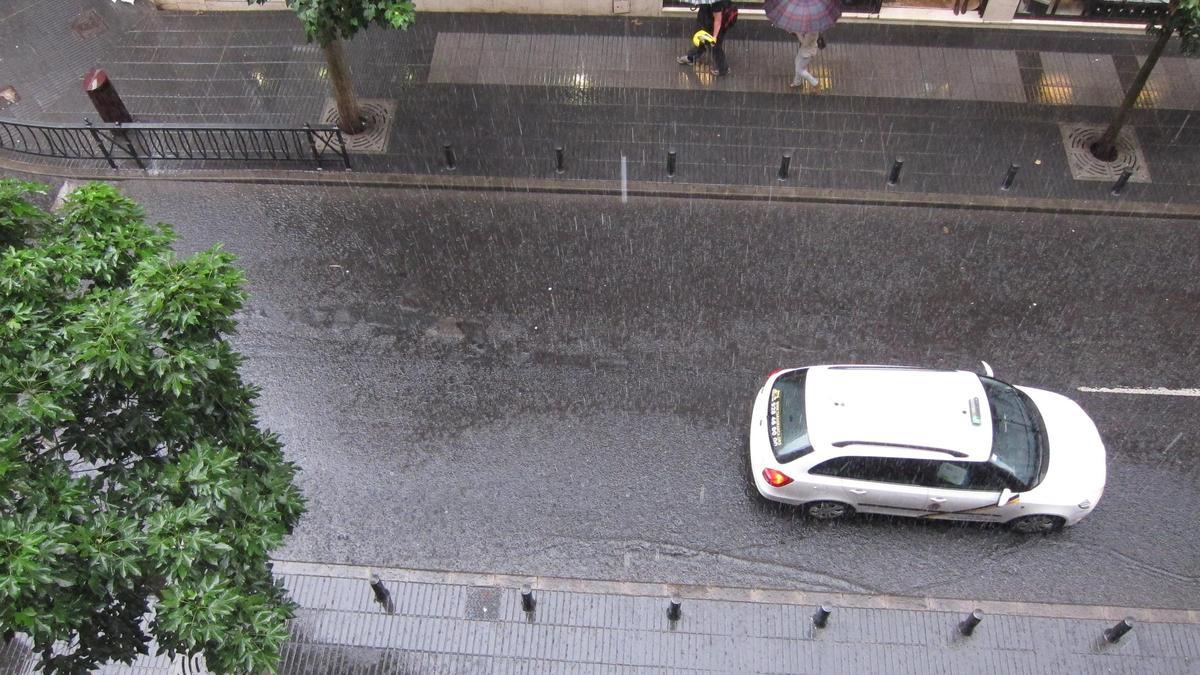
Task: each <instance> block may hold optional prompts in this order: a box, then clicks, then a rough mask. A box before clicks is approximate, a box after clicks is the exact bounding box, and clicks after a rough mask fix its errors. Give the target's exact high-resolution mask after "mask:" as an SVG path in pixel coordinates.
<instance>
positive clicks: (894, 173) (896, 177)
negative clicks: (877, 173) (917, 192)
mask: <svg viewBox="0 0 1200 675" xmlns="http://www.w3.org/2000/svg"><path fill="white" fill-rule="evenodd" d="M903 166H904V160H902V159H897V160H896V161H894V162H892V170H891V171H890V172H888V185H895V184H896V183H899V182H900V169H901V168H903Z"/></svg>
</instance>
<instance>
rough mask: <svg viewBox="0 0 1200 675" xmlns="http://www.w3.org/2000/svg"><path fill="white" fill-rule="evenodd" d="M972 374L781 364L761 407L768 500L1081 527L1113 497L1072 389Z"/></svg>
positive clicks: (1031, 528)
mask: <svg viewBox="0 0 1200 675" xmlns="http://www.w3.org/2000/svg"><path fill="white" fill-rule="evenodd" d="M983 365H984V370H985V372H986V373H987V374H986V375H977V374H975V373H970V372H966V371H962V370H956V371H948V370H928V369H924V368H908V367H896V366H813V367H808V368H789V369H784V370H777V371H775V372H773V373H771V374H770V375H769V376H768V378H767V383H766V386H764V387H763V388H762V390H761V391H759V392H758V395H757V397H756V398H755V400H754V412H753V416H752V417H751V420H750V467H751V475H752V477H753V479H754V484H755V486H756V487H757V488H758V492H759V493H760V494H761V495H762V496H764V497H766V498H767V499H771V500H774V501H778V502H784V503H786V504H797V505H802V507H803V508H804V510H805V513H807V515H808V516H809V517H811V518H815V519H822V520H829V519H835V518H841V517H844V516H847V515H849V514H851V513H853V512H855V511H861V512H864V513H886V514H893V515H900V516H914V517H918V518H938V519H946V520H975V521H986V522H996V523H1008V524H1009V525H1010V526H1011V527H1012V528H1013V529H1014V530H1017V531H1020V532H1026V533H1033V532H1050V531H1053V530H1056V529H1058V528H1060V527H1062V526H1064V525H1074V524H1075V523H1078V522H1079V521H1080V520H1081V519H1082V518H1083V517H1084V516H1086V515H1087V514H1089V513H1091V512H1092V509H1095V508H1096V503H1097V502H1098V501H1100V495H1101V494H1102V493H1103V492H1104V480H1105V453H1104V443H1103V441H1101V439H1100V433H1099V432H1098V431H1097V430H1096V425H1095V423H1093V422H1092V420H1091V418H1089V417H1088V416H1087V413H1085V412H1084V411H1083V409H1082V408H1080V407H1079V405H1078V404H1076V403H1075V402H1074V401H1072V400H1070V399H1068V398H1066V397H1065V396H1061V395H1059V394H1055V393H1051V392H1049V391H1043V390H1041V389H1033V388H1030V387H1016V386H1013V385H1010V384H1006V383H1004V382H1001V381H999V380H997V379H995V378H993V377H991V375H992V370H991V368H990V367H988V366H987V364H986V363H985V364H983Z"/></svg>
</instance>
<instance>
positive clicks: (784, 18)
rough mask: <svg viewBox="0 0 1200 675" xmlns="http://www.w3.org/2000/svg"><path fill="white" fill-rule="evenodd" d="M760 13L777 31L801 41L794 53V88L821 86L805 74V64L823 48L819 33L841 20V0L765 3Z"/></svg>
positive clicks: (806, 69) (809, 75) (778, 0)
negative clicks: (779, 30) (781, 30)
mask: <svg viewBox="0 0 1200 675" xmlns="http://www.w3.org/2000/svg"><path fill="white" fill-rule="evenodd" d="M763 11H764V12H766V15H767V18H768V19H770V21H771V23H773V24H775V26H776V27H778V28H782V29H784V30H786V31H787V32H789V33H792V34H794V35H795V36H796V38H797V39H798V40H800V49H799V50H798V51H797V52H796V73H795V75H794V76H793V77H792V85H791V86H793V87H799V86H803V84H804V83H805V82H807V83H808V84H810V85H812V86H814V87H815V86H817V85H818V84H820V83H821V81H820V80H818V79H817V78H816V76H815V75H813V74H812V73H810V72H808V64H809V62H811V61H812V59H813V57H814V56H816V55H817V50H818V49H820V48H821V47H823V46H824V44H821V43H822V42H823V39H822V38H821V33H823V32H825V31H827V30H829V29H830V28H832V27H833V24H835V23H837V20H838V19H839V18H841V16H842V3H841V0H764V2H763Z"/></svg>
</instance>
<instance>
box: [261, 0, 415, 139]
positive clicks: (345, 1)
mask: <svg viewBox="0 0 1200 675" xmlns="http://www.w3.org/2000/svg"><path fill="white" fill-rule="evenodd" d="M267 1H268V0H246V2H247V3H250V4H259V5H261V4H263V3H265V2H267ZM284 1H285V2H286V3H287V6H288V7H290V8H291V9H292V10H293V11H295V12H296V16H297V17H299V18H300V23H301V24H303V25H304V34H305V36H306V37H307V38H308V41H309V42H316V43H317V44H319V45H321V49H323V50H324V51H325V62H326V64H328V66H329V81H330V84H332V85H333V94H334V99H335V100H336V101H337V109H338V117H339V118H341V119H340V121H339V122H338V127H340V128H341V130H342V131H343V132H345V133H348V134H357V133H360V132H362V131H363V130H364V129H365V128H366V123H365V121H364V120H363V116H362V111H361V110H359V107H358V99H357V98H356V97H355V95H354V85H353V84H352V83H351V82H350V70H349V69H348V68H347V67H346V58H345V55H343V53H342V43H341V41H342V40H349V39H351V38H353V37H354V35H355V34H356V33H358V31H360V30H364V29H366V28H368V27H369V26H370V25H371V24H377V25H380V26H383V27H385V28H401V29H408V27H409V26H411V25H413V23H414V22H416V20H417V8H416V6H415V5H414V4H413V2H412V0H284Z"/></svg>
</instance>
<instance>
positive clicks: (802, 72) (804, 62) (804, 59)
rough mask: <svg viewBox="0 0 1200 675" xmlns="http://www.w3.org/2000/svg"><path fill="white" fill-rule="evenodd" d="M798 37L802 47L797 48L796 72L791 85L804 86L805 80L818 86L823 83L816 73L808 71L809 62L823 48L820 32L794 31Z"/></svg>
mask: <svg viewBox="0 0 1200 675" xmlns="http://www.w3.org/2000/svg"><path fill="white" fill-rule="evenodd" d="M792 34H793V35H795V36H796V39H797V40H799V41H800V48H799V49H798V50H796V73H795V75H793V76H792V83H791V85H789V86H791V87H800V86H803V85H804V83H805V82H807V83H808V84H809V85H811V86H813V87H816V86H818V85H820V84H821V81H820V80H818V79H817V76H816V75H813V74H812V73H810V72H808V64H809V63H811V62H812V60H813V57H814V56H816V55H817V51H818V50H820V48H821V41H822V38H821V34H820V33H792Z"/></svg>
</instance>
